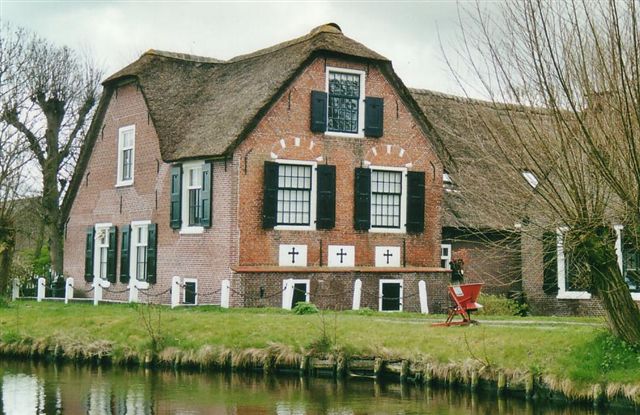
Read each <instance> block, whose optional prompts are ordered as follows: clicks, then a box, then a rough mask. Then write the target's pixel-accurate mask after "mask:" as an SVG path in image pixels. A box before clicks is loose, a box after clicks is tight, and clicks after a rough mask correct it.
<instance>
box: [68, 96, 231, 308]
mask: <svg viewBox="0 0 640 415" xmlns="http://www.w3.org/2000/svg"><path fill="white" fill-rule="evenodd" d="M131 124H135V126H136V134H135V172H134V183H133V185H132V186H126V187H115V184H116V169H117V159H118V158H117V157H118V156H117V149H118V129H119V128H120V127H123V126H126V125H131ZM170 169H171V166H170V164H167V163H164V162H162V158H161V156H160V150H159V146H158V138H157V134H156V131H155V128H154V127H153V124H152V123H151V122H150V121H149V118H148V117H147V108H146V104H145V102H144V98H143V96H142V94H141V93H140V91H139V90H138V89H137V88H136V86H135V85H133V84H131V85H127V86H123V87H121V88H119V89H118V91H117V94H114V95H113V99H112V101H111V102H110V104H109V108H108V110H107V113H106V116H105V119H104V129H103V133H102V134H101V136H100V137H98V139H97V141H96V144H95V147H94V150H93V153H92V155H91V159H90V161H89V163H88V167H87V170H86V172H85V177H84V179H83V182H82V185H81V186H80V188H79V190H78V194H77V196H76V199H75V201H74V204H73V207H72V209H71V215H70V220H69V223H68V226H67V232H66V234H67V237H66V240H65V258H64V259H65V262H64V270H65V273H67V274H68V276H72V277H74V279H75V281H76V286H77V287H79V289H80V291H82V290H85V289H88V288H89V287H90V285H89V284H86V285H84V255H85V230H86V228H87V227H88V226H92V225H94V224H95V223H104V222H110V223H112V224H114V225H116V226H118V264H117V267H118V268H117V269H118V276H119V274H120V272H119V271H120V258H119V257H120V242H121V240H120V229H121V227H122V226H123V225H126V224H129V223H130V222H131V221H135V220H150V221H151V222H153V223H157V224H158V268H157V273H158V277H157V284H156V286H155V287H154V288H153V290H152V292H153V293H158V292H163V291H165V290H166V289H167V288H168V287H169V285H170V281H171V278H172V277H173V276H174V275H179V276H180V277H183V278H184V277H187V278H198V291H199V292H201V293H205V292H211V291H213V290H217V289H219V288H220V281H221V280H222V279H224V278H230V277H231V270H230V267H231V266H232V265H233V264H235V263H237V246H238V244H237V238H238V234H237V227H236V226H235V223H236V217H235V215H236V212H237V210H236V209H235V208H233V207H234V206H236V203H237V202H236V200H237V183H236V181H235V177H237V169H238V165H237V163H234V162H233V161H230V162H228V163H227V166H226V171H225V163H224V162H223V161H216V162H214V164H213V174H212V175H213V195H214V196H213V207H212V212H213V213H212V227H211V228H210V229H205V231H204V233H202V234H197V235H180V234H179V231H178V230H173V229H171V228H170V227H169V197H170V194H169V192H170V188H169V186H170V180H169V179H170V177H169V175H170ZM121 199H122V209H120V203H121V202H120V201H121ZM156 200H157V204H156ZM124 288H125V285H124V284H120V283H117V284H116V285H115V286H113V287H112V288H111V290H112V291H122V290H123V289H124ZM91 295H92V294H91ZM127 295H128V294H127V293H120V294H115V293H109V292H105V294H104V298H106V299H122V300H126V299H127ZM153 298H154V300H155V301H157V302H164V303H168V302H169V298H170V297H169V293H165V294H163V295H162V296H160V297H153ZM140 299H141V300H146V297H145V296H144V295H140ZM211 300H212V298H209V299H208V298H207V297H206V296H201V297H200V298H199V301H200V302H211ZM218 301H219V300H218Z"/></svg>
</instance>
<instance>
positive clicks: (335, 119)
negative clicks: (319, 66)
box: [326, 67, 365, 137]
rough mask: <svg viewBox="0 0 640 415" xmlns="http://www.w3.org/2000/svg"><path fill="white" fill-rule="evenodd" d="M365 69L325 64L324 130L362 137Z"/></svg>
mask: <svg viewBox="0 0 640 415" xmlns="http://www.w3.org/2000/svg"><path fill="white" fill-rule="evenodd" d="M364 86H365V72H364V71H359V70H354V69H344V68H333V67H327V77H326V88H327V134H329V135H344V136H355V137H364V135H363V134H364V99H365V89H364Z"/></svg>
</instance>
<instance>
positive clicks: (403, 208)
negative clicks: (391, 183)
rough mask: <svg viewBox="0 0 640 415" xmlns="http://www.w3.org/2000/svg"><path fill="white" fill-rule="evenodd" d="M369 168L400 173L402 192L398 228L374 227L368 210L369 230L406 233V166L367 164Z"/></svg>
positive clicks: (373, 231)
mask: <svg viewBox="0 0 640 415" xmlns="http://www.w3.org/2000/svg"><path fill="white" fill-rule="evenodd" d="M369 169H370V170H382V171H397V172H398V171H399V172H401V173H402V194H401V195H400V227H399V228H380V227H374V226H373V224H372V223H373V221H372V220H371V215H372V214H373V212H369V223H371V224H372V225H371V226H369V232H372V233H407V171H408V170H407V168H406V167H390V166H373V165H371V166H369ZM369 210H370V211H371V198H370V200H369Z"/></svg>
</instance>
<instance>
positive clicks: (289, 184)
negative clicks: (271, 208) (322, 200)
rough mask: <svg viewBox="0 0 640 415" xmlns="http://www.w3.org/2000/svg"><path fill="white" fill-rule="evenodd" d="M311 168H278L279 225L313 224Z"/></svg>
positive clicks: (281, 166)
mask: <svg viewBox="0 0 640 415" xmlns="http://www.w3.org/2000/svg"><path fill="white" fill-rule="evenodd" d="M311 173H312V171H311V166H305V165H295V164H280V165H279V166H278V209H277V217H276V222H277V224H278V225H309V224H310V222H311Z"/></svg>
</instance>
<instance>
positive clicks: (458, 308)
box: [432, 283, 484, 327]
mask: <svg viewBox="0 0 640 415" xmlns="http://www.w3.org/2000/svg"><path fill="white" fill-rule="evenodd" d="M483 285H484V284H482V283H476V284H462V285H450V286H449V287H448V291H449V296H450V297H451V299H452V300H453V302H454V303H455V305H454V306H453V307H449V315H448V316H447V321H445V322H444V323H433V324H432V326H447V327H448V326H466V325H468V324H476V323H477V321H475V320H471V316H470V314H471V311H476V310H477V309H479V308H482V305H481V304H478V303H476V300H477V299H478V296H479V295H480V290H481V289H482V286H483ZM457 315H460V316H461V317H462V321H456V322H454V321H453V319H454V317H455V316H457Z"/></svg>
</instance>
